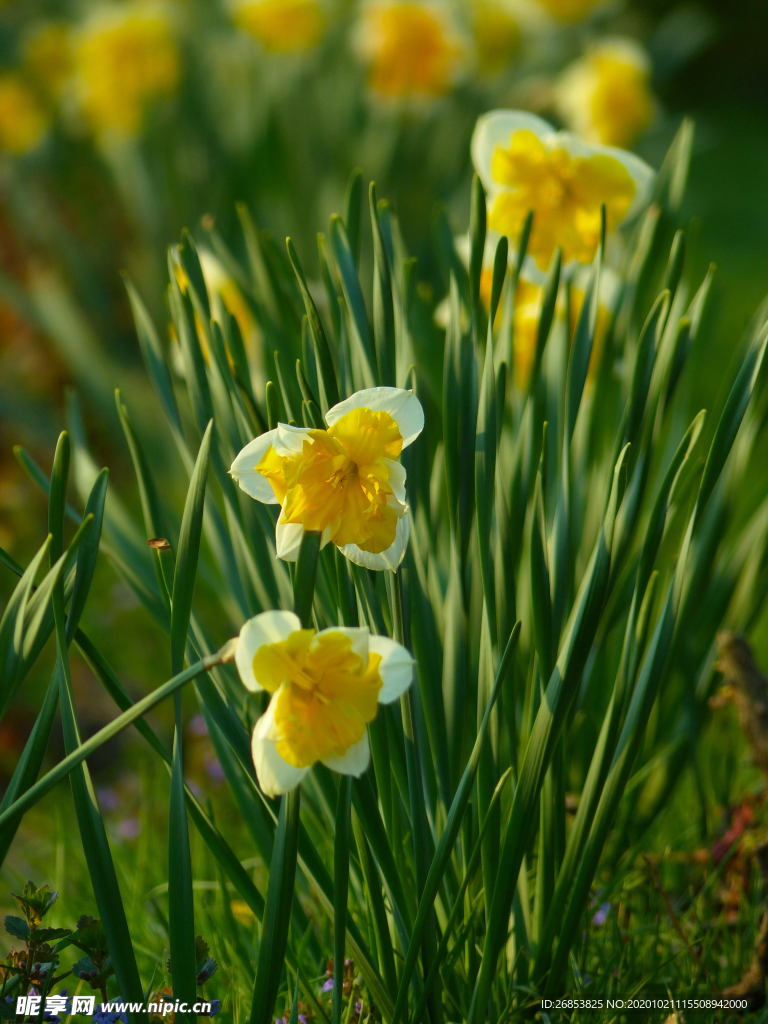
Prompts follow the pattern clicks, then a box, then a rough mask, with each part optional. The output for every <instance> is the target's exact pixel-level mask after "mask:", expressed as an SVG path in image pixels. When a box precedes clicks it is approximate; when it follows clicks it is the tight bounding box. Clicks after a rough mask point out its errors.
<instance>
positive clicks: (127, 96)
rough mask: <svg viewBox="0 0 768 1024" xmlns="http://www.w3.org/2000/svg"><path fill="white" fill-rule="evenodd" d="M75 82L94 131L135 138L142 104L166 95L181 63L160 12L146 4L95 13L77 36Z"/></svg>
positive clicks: (178, 74) (168, 28) (142, 108)
mask: <svg viewBox="0 0 768 1024" xmlns="http://www.w3.org/2000/svg"><path fill="white" fill-rule="evenodd" d="M75 68H76V82H77V89H78V93H79V98H80V102H81V105H82V109H83V112H84V114H85V117H86V119H87V120H88V122H89V124H90V125H91V127H92V128H93V130H94V131H95V132H97V133H99V134H101V133H105V132H108V133H117V134H120V135H129V136H130V135H135V134H137V133H138V132H139V130H140V129H141V124H142V119H143V116H144V111H145V108H146V106H147V104H148V103H149V102H150V101H151V100H154V99H156V98H158V97H161V96H167V95H169V94H171V93H172V92H173V91H174V90H175V89H176V86H177V84H178V81H179V76H180V70H181V69H180V61H179V53H178V49H177V46H176V42H175V40H174V37H173V32H172V28H171V24H170V21H169V19H168V17H167V15H166V14H165V12H164V9H163V8H162V7H159V6H155V5H154V4H151V3H139V2H136V0H133V2H131V3H127V4H121V5H119V6H117V5H115V6H113V7H103V8H98V9H97V10H96V11H95V12H94V14H93V15H92V17H91V18H90V19H89V20H88V22H87V23H86V24H85V25H84V26H83V27H82V29H81V30H80V32H79V33H78V38H77V41H76V46H75Z"/></svg>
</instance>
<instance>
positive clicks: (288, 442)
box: [272, 423, 309, 458]
mask: <svg viewBox="0 0 768 1024" xmlns="http://www.w3.org/2000/svg"><path fill="white" fill-rule="evenodd" d="M275 434H276V435H277V436H276V437H275V440H274V441H273V442H272V445H273V447H274V449H275V451H276V452H277V454H278V455H282V456H283V458H285V457H286V456H290V455H301V453H302V451H303V448H304V441H305V440H307V439H308V438H309V430H307V428H306V427H292V426H291V425H290V424H289V423H278V424H277V428H276V430H275Z"/></svg>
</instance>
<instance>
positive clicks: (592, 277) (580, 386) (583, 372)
mask: <svg viewBox="0 0 768 1024" xmlns="http://www.w3.org/2000/svg"><path fill="white" fill-rule="evenodd" d="M602 262H603V250H602V246H600V247H598V250H597V253H596V255H595V259H594V262H593V263H592V268H591V270H590V272H589V279H588V281H587V286H586V288H585V289H584V300H583V302H582V304H581V311H580V313H579V319H578V320H577V322H576V330H575V331H574V334H573V344H572V346H571V357H570V359H569V361H568V378H567V383H566V388H565V430H566V437H567V441H568V442H569V443H570V441H571V439H572V438H573V431H574V428H575V426H576V417H577V416H578V413H579V406H580V405H581V398H582V395H583V394H584V385H585V384H586V382H587V371H588V370H589V360H590V359H591V357H592V345H593V342H594V339H595V327H596V325H597V310H598V306H599V303H600V271H601V267H602Z"/></svg>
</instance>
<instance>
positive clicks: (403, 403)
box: [230, 388, 424, 570]
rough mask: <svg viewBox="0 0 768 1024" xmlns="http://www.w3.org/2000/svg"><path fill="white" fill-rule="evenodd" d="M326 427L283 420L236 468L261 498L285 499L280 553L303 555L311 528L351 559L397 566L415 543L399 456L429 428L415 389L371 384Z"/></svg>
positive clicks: (329, 417)
mask: <svg viewBox="0 0 768 1024" xmlns="http://www.w3.org/2000/svg"><path fill="white" fill-rule="evenodd" d="M325 420H326V423H327V424H328V429H327V430H311V429H309V428H307V427H292V426H288V425H286V424H285V423H279V424H278V425H277V427H276V428H275V429H274V430H269V431H267V433H265V434H262V435H261V436H260V437H257V438H256V439H255V440H254V441H251V443H250V444H248V445H246V446H245V448H243V450H242V451H241V452H240V454H239V455H238V456H237V458H236V459H235V461H234V462H233V463H232V467H231V469H230V473H231V474H232V476H233V477H234V478H235V480H237V482H238V484H239V485H240V487H241V488H242V489H243V490H244V491H245V492H246V494H250V495H251V497H252V498H256V499H257V501H263V502H265V503H266V504H272V505H275V504H279V505H281V506H282V511H281V512H280V516H279V518H278V521H277V530H276V536H275V542H276V547H277V554H278V557H280V558H284V559H286V560H287V561H294V560H295V559H296V558H297V557H298V553H299V547H300V546H301V538H302V536H303V534H304V531H305V530H317V531H319V532H321V533H322V543H323V545H325V544H327V543H328V542H333V543H334V544H335V545H336V546H337V547H338V548H339V549H340V550H341V552H342V554H343V555H345V556H346V557H347V558H349V559H350V561H352V562H356V563H357V564H358V565H364V566H366V567H367V568H369V569H391V570H394V569H396V568H397V566H398V565H399V564H400V562H401V560H402V558H403V555H404V554H405V549H406V546H407V544H408V536H409V530H410V520H409V515H408V505H407V504H406V498H405V470H404V469H403V467H402V465H401V464H400V463H399V462H397V461H395V460H396V459H397V458H398V456H399V455H400V452H401V451H402V450H403V448H405V447H407V446H408V445H409V444H411V443H412V442H413V441H415V440H416V438H417V437H418V436H419V434H420V433H421V431H422V430H423V429H424V411H423V409H422V408H421V403H420V402H419V400H418V398H416V396H415V395H414V394H413V392H411V391H403V390H401V389H399V388H370V389H368V390H366V391H358V392H356V394H354V395H352V397H351V398H347V399H346V400H345V401H343V402H340V403H339V404H338V405H334V406H333V408H332V409H329V410H328V413H327V414H326V417H325Z"/></svg>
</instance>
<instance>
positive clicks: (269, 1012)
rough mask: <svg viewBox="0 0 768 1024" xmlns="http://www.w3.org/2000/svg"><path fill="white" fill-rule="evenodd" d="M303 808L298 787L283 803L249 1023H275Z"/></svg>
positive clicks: (270, 873)
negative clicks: (300, 815)
mask: <svg viewBox="0 0 768 1024" xmlns="http://www.w3.org/2000/svg"><path fill="white" fill-rule="evenodd" d="M300 807H301V798H300V796H299V789H298V787H297V788H296V789H293V790H291V791H290V792H289V793H287V794H286V795H285V796H284V797H283V798H282V800H281V801H280V816H279V819H278V824H277V832H276V834H275V849H274V852H273V855H272V863H271V865H270V870H269V884H268V886H267V903H266V908H265V911H264V923H263V926H262V929H261V940H260V942H259V960H258V965H257V967H256V980H255V982H254V987H253V1001H252V1003H251V1015H250V1024H272V1018H273V1014H274V1009H275V1003H276V1002H277V995H278V990H279V987H280V978H281V975H282V972H283V961H284V959H285V950H286V946H287V944H288V926H289V923H290V920H291V903H292V902H293V888H294V881H295V878H296V856H297V851H298V839H299V812H300Z"/></svg>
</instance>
